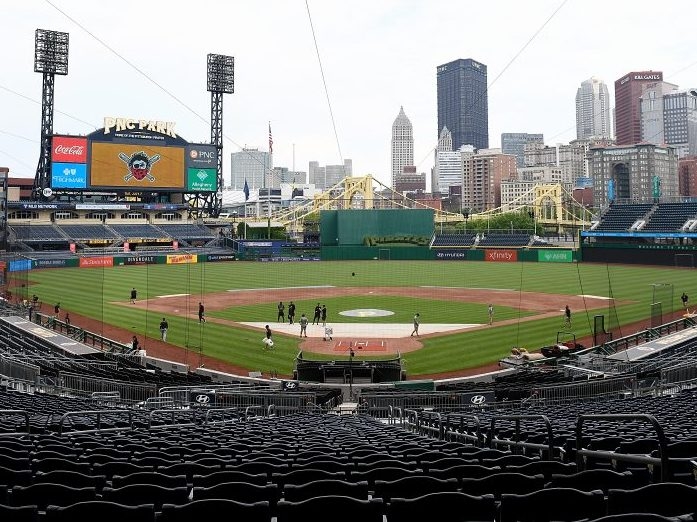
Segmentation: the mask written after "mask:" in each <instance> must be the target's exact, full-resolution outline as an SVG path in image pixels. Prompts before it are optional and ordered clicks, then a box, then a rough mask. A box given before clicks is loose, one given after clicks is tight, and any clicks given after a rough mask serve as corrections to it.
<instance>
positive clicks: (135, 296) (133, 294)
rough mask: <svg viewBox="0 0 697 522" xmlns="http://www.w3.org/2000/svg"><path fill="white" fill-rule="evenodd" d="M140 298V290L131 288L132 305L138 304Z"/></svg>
mask: <svg viewBox="0 0 697 522" xmlns="http://www.w3.org/2000/svg"><path fill="white" fill-rule="evenodd" d="M137 297H138V290H136V289H135V287H134V288H131V303H133V304H136V298H137Z"/></svg>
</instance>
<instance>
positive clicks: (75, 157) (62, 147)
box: [51, 136, 87, 163]
mask: <svg viewBox="0 0 697 522" xmlns="http://www.w3.org/2000/svg"><path fill="white" fill-rule="evenodd" d="M51 162H53V163H55V162H58V163H87V138H79V137H75V136H54V137H53V138H52V140H51Z"/></svg>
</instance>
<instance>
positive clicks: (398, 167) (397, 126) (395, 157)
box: [392, 107, 414, 188]
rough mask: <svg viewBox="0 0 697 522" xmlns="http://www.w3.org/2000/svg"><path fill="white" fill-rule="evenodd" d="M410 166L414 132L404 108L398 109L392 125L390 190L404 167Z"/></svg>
mask: <svg viewBox="0 0 697 522" xmlns="http://www.w3.org/2000/svg"><path fill="white" fill-rule="evenodd" d="M411 165H414V130H413V128H412V126H411V121H409V118H407V115H406V114H404V107H400V108H399V114H398V115H397V118H395V120H394V123H393V124H392V188H394V187H395V186H396V181H397V178H399V176H400V175H401V174H402V173H403V172H404V167H407V166H411Z"/></svg>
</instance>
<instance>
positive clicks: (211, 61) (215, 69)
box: [208, 54, 235, 94]
mask: <svg viewBox="0 0 697 522" xmlns="http://www.w3.org/2000/svg"><path fill="white" fill-rule="evenodd" d="M208 91H209V92H220V93H228V94H232V93H234V92H235V57H234V56H225V55H222V54H209V55H208Z"/></svg>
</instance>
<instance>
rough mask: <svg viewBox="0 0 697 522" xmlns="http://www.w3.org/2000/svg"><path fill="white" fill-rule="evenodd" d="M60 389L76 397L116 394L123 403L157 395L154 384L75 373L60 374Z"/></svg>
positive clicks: (143, 399)
mask: <svg viewBox="0 0 697 522" xmlns="http://www.w3.org/2000/svg"><path fill="white" fill-rule="evenodd" d="M60 380H61V387H62V388H63V391H70V392H71V393H74V394H77V395H92V394H93V393H94V392H118V393H119V394H120V397H121V400H122V401H124V402H140V401H145V400H147V399H148V398H149V397H153V396H155V395H156V394H157V386H156V385H155V384H133V383H129V382H125V381H118V380H114V379H103V378H96V377H85V376H84V375H80V374H77V373H62V374H61V379H60Z"/></svg>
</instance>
